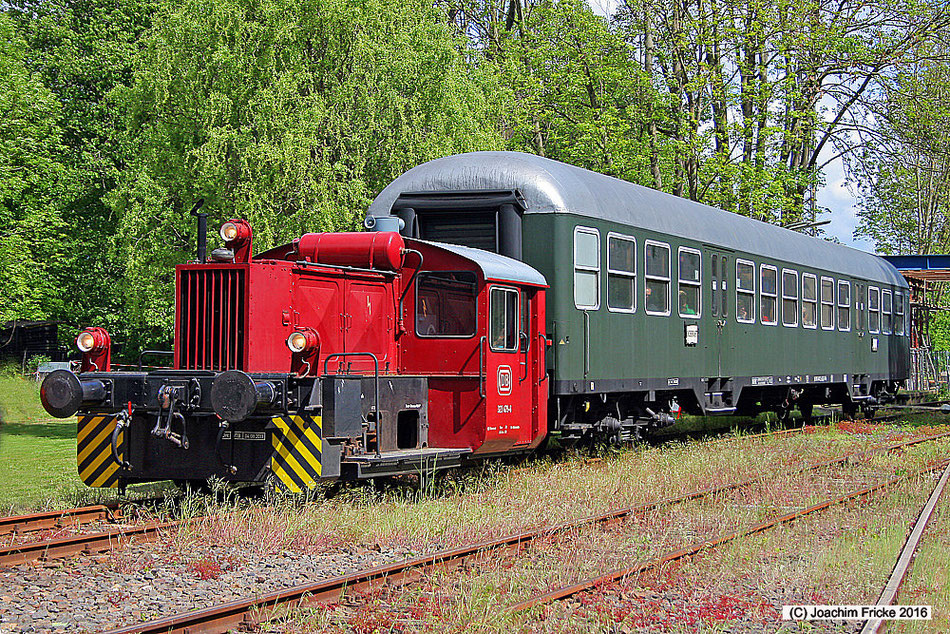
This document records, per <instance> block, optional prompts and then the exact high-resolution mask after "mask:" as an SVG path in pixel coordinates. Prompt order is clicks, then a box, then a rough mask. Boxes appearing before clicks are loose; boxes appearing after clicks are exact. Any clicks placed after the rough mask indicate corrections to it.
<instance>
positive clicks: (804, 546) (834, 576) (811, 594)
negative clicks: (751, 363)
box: [215, 428, 950, 632]
mask: <svg viewBox="0 0 950 634" xmlns="http://www.w3.org/2000/svg"><path fill="white" fill-rule="evenodd" d="M909 431H910V430H909V429H906V428H905V429H894V428H875V430H874V431H873V433H871V434H854V433H850V432H841V431H837V430H830V431H826V432H821V433H818V434H814V435H809V436H798V437H786V438H781V439H764V440H760V441H755V444H752V441H743V440H737V441H735V442H727V443H715V444H705V445H700V444H698V443H687V444H673V445H668V446H662V447H657V448H648V449H638V450H635V451H630V452H625V453H622V454H618V455H607V456H605V457H604V459H603V460H602V461H601V462H598V463H596V464H585V461H583V460H575V461H568V462H565V463H538V464H536V465H532V466H530V467H528V468H526V469H522V470H512V471H502V472H499V473H498V474H496V475H495V476H494V478H492V479H490V480H489V481H488V482H486V483H484V484H483V485H482V486H481V487H480V488H477V490H473V491H471V492H469V493H466V494H464V495H460V496H450V497H446V498H442V499H431V500H421V501H419V500H415V501H408V500H407V501H401V500H398V499H382V500H377V501H376V502H375V504H367V505H366V506H365V508H364V507H363V505H362V503H361V502H360V501H359V500H348V501H341V500H331V501H329V502H326V503H323V504H318V505H315V506H314V507H313V511H311V509H309V508H307V509H302V510H300V511H299V512H298V513H296V514H294V518H293V520H292V521H289V520H282V522H283V523H280V522H281V521H280V520H278V524H280V528H279V529H278V526H277V525H275V524H274V523H273V520H272V521H271V524H270V525H269V528H268V529H267V530H266V532H268V533H271V534H274V530H275V529H278V530H277V532H278V533H281V532H283V535H284V539H285V540H287V541H284V542H283V543H284V544H285V545H288V547H290V548H293V547H294V545H293V539H294V538H293V535H301V534H306V535H308V539H309V540H310V542H309V547H315V548H316V549H317V550H320V549H324V548H330V549H332V548H334V546H333V544H335V543H336V544H339V543H343V544H347V545H349V546H350V547H352V545H353V544H354V543H356V544H367V543H370V544H371V543H374V541H375V542H377V543H381V544H383V545H386V546H390V547H391V546H393V545H394V544H395V543H399V542H400V541H401V542H402V543H410V544H412V545H413V546H414V547H416V548H419V549H422V548H425V547H426V543H425V542H426V540H430V541H429V544H428V545H429V546H430V547H431V546H432V545H433V544H436V545H439V546H451V545H454V544H456V543H460V542H465V541H469V542H470V541H476V540H478V539H481V538H484V537H486V536H488V535H492V534H500V533H504V532H511V531H512V530H514V529H518V528H525V527H528V526H536V525H538V524H547V523H554V522H555V521H563V520H566V519H570V518H573V517H578V516H580V515H581V514H593V513H596V512H598V511H600V510H603V509H605V508H611V507H618V506H621V505H624V504H630V503H634V502H636V501H643V500H646V499H654V498H656V497H660V496H666V495H675V494H676V493H679V492H683V491H686V490H691V489H695V488H700V487H701V486H714V485H716V484H720V483H723V482H725V481H732V480H736V479H739V478H741V477H742V476H745V475H751V474H753V473H755V472H757V471H765V470H766V469H767V468H768V467H771V466H773V465H774V466H777V465H783V464H787V465H792V464H801V463H803V462H815V461H818V460H820V459H821V458H824V457H830V456H831V455H834V454H839V453H845V452H847V451H849V450H853V449H857V448H858V447H867V446H868V445H869V444H879V443H884V442H886V441H890V440H892V439H893V438H894V436H901V435H905V434H907V433H908V432H909ZM743 443H748V444H743ZM948 450H950V442H947V441H942V442H939V443H927V444H924V445H920V446H916V447H911V448H907V449H905V450H904V451H903V452H892V453H890V454H886V455H877V456H875V457H874V458H872V459H871V460H868V461H860V462H858V463H855V464H850V465H846V466H842V467H838V468H834V469H826V470H823V471H822V472H818V473H810V474H802V475H799V476H795V477H788V476H786V477H780V478H776V479H774V480H772V481H771V482H770V483H769V484H768V485H767V486H760V487H754V488H752V489H750V490H742V491H737V492H734V493H731V494H728V495H724V496H717V497H716V498H714V499H707V500H703V501H697V502H694V503H689V504H687V505H681V506H677V507H674V508H670V509H664V510H662V511H657V512H654V513H650V514H648V515H647V516H645V517H642V518H638V519H636V520H633V521H631V522H628V523H627V524H626V526H625V527H623V528H621V529H619V530H615V531H612V532H604V531H602V530H600V529H596V530H581V531H577V532H576V533H575V534H574V535H572V536H570V538H569V539H566V540H560V539H558V540H552V541H551V542H550V543H546V544H542V545H540V546H535V547H532V549H531V551H529V553H528V554H527V555H522V556H520V557H519V558H517V559H514V558H500V559H498V560H493V561H492V562H491V563H490V565H488V566H480V567H476V568H473V569H471V570H469V571H468V572H467V573H466V574H464V575H462V576H461V578H460V577H459V575H458V574H457V573H437V574H435V575H432V576H431V577H430V578H429V579H428V581H427V583H424V584H422V585H421V586H418V587H414V588H412V589H410V590H409V591H408V592H403V593H399V592H396V593H393V594H391V595H389V594H386V593H381V594H380V595H374V596H371V597H355V600H354V601H351V602H346V601H345V602H344V603H343V604H341V605H339V606H336V607H335V608H333V609H332V610H330V611H327V610H323V609H318V610H313V611H303V612H302V613H300V614H297V615H296V617H295V618H294V619H292V621H293V623H292V624H291V625H290V626H289V631H301V632H305V631H321V630H323V629H324V628H326V629H327V630H334V631H339V630H344V631H354V630H355V631H365V632H369V631H390V630H392V629H393V628H395V629H397V630H398V629H400V628H401V629H409V630H414V631H416V630H422V631H426V630H431V631H463V630H465V631H485V632H495V631H508V630H520V631H552V632H553V631H639V630H640V629H641V627H646V630H647V631H654V630H655V631H684V632H685V631H695V629H697V628H700V629H703V631H713V632H718V631H729V630H730V628H731V627H732V626H734V625H735V624H736V622H737V621H736V619H737V618H738V617H739V615H741V614H742V613H750V612H751V613H755V614H756V615H758V616H756V619H759V622H760V624H761V626H762V629H764V630H766V631H770V630H774V629H777V628H778V626H779V625H780V622H778V621H777V620H776V616H775V615H776V612H775V609H774V608H773V607H772V606H773V604H774V603H775V602H776V601H778V599H776V597H781V596H787V597H788V600H789V602H790V603H791V602H795V603H803V602H817V603H873V602H874V600H875V599H876V593H877V592H878V591H879V590H880V587H881V586H882V585H883V583H884V581H885V579H886V577H887V574H888V573H889V571H890V567H892V566H893V563H894V561H895V559H896V556H897V551H898V549H899V547H900V544H901V543H902V541H903V539H904V537H905V536H906V532H907V531H908V530H909V524H910V522H911V521H912V519H911V518H912V517H913V516H915V515H916V513H917V511H918V510H919V507H920V506H921V505H922V504H923V500H925V499H926V496H927V494H928V493H929V487H930V486H932V484H930V482H931V480H929V479H920V480H918V481H915V482H909V483H906V484H904V485H901V486H898V487H896V488H894V489H893V490H889V491H886V492H884V493H882V494H878V495H875V496H873V498H872V499H871V500H870V501H869V502H859V503H852V504H848V505H845V506H841V507H838V508H835V509H832V510H830V511H827V512H824V513H821V514H817V515H814V516H810V517H808V518H806V519H803V520H800V521H798V522H795V523H793V524H791V525H788V526H784V527H781V528H779V529H776V530H774V531H770V532H768V533H765V534H763V535H760V536H757V537H754V538H750V539H743V540H740V541H738V542H735V543H732V544H728V545H726V546H724V547H722V548H721V549H718V550H715V551H711V552H710V553H704V554H701V555H699V556H697V557H694V558H693V559H692V560H691V561H689V562H686V563H682V564H677V565H673V566H668V567H666V568H664V569H663V570H661V571H659V572H658V573H656V574H654V575H652V577H651V576H650V575H644V577H643V578H641V579H633V580H628V583H626V584H620V585H616V584H615V585H614V586H610V587H605V588H602V589H600V590H599V591H598V592H594V593H589V594H588V595H586V596H582V597H579V598H578V599H577V600H576V601H568V602H564V603H563V604H562V605H559V606H556V607H555V608H553V609H552V610H550V611H548V612H547V613H546V614H545V615H544V616H543V617H542V616H541V613H535V614H534V615H533V616H530V617H529V618H528V619H524V618H523V617H512V616H510V615H508V614H506V612H505V609H504V608H505V607H506V606H508V605H511V604H513V603H516V602H517V601H518V600H522V599H524V598H527V596H528V595H530V594H532V593H535V592H538V591H543V590H547V589H550V588H552V587H556V586H559V585H563V584H567V583H570V582H572V581H574V580H577V579H578V578H580V577H581V576H584V575H587V574H594V573H603V572H605V571H607V570H609V569H611V568H615V567H621V566H623V565H625V564H629V563H631V562H633V561H637V560H641V559H644V558H645V557H647V556H649V555H650V554H656V553H658V552H661V551H667V550H671V549H673V548H677V547H680V546H682V545H684V544H685V543H689V542H692V541H697V540H699V539H703V538H706V537H708V536H710V535H714V534H718V533H721V532H723V531H725V530H729V529H735V528H738V527H740V526H746V525H749V524H752V523H755V522H758V521H761V520H762V519H764V518H765V517H768V516H774V515H777V514H782V513H785V512H787V510H788V509H789V508H791V507H802V506H807V505H810V504H813V503H814V502H816V501H818V500H820V499H824V498H826V497H831V496H835V495H841V494H843V493H845V492H847V491H850V490H853V489H855V488H859V487H860V486H862V485H865V484H867V483H870V482H874V481H879V480H881V479H884V478H886V477H888V476H890V475H892V474H894V473H899V472H901V471H902V470H909V469H913V468H916V467H917V466H919V465H922V464H924V463H926V462H929V461H931V460H933V459H935V458H937V457H939V456H941V455H946V453H947V451H948ZM247 512H251V513H254V512H256V511H250V510H249V511H245V513H247ZM314 513H317V514H314ZM239 515H240V514H239ZM308 516H309V517H308ZM215 521H217V522H220V523H221V524H220V527H219V530H220V529H223V528H224V527H225V526H228V525H229V524H228V521H227V520H225V519H223V518H222V517H219V518H218V519H217V520H215ZM252 524H253V522H250V521H247V520H244V521H243V525H242V526H241V527H238V526H235V525H233V524H230V526H231V530H232V532H231V533H230V535H221V534H219V535H218V536H217V537H216V539H221V538H222V537H224V538H225V539H234V538H235V537H237V538H238V539H239V540H241V541H243V542H245V543H246V541H247V540H248V537H249V534H253V533H254V528H253V526H252ZM339 540H344V541H342V542H341V541H339ZM940 545H941V546H943V547H945V545H946V544H945V543H942V544H940ZM305 550H306V548H305ZM934 557H935V563H934V573H933V574H935V575H938V576H939V578H940V579H941V580H942V583H944V586H943V587H945V586H946V582H947V576H946V572H945V569H946V563H947V556H946V554H945V553H944V554H940V553H939V552H935V553H934ZM932 576H933V575H931V577H932ZM928 583H929V584H930V585H929V586H928V587H932V586H934V585H935V584H934V583H933V582H928ZM657 593H658V596H659V598H658V599H656V600H655V601H653V604H651V603H650V601H652V599H649V597H650V596H652V595H653V594H657ZM670 593H672V594H675V595H677V596H678V597H680V598H681V601H679V602H678V603H677V602H676V601H674V603H673V604H670V605H667V604H665V603H664V600H665V599H664V596H665V595H666V594H670ZM782 593H788V594H782ZM644 597H646V599H645V598H644ZM933 603H934V605H935V606H940V608H939V609H940V610H943V611H944V612H946V610H947V607H948V606H950V597H948V596H947V595H946V593H945V592H944V593H943V594H938V595H937V596H936V597H935V598H934V600H933ZM654 604H655V605H654ZM651 605H652V607H650V606H651ZM432 606H436V607H432ZM644 606H647V607H649V610H652V612H651V611H649V610H648V611H647V612H644V611H643V610H644V609H646V608H644ZM539 617H540V618H539ZM935 623H937V622H935ZM940 623H942V621H940ZM786 625H791V626H792V627H795V625H794V624H786ZM931 625H933V624H931ZM282 627H283V626H282ZM651 628H652V629H651ZM677 628H679V629H677ZM805 629H808V627H807V625H806V628H805ZM282 631H283V630H282ZM917 631H936V630H933V629H931V630H917Z"/></svg>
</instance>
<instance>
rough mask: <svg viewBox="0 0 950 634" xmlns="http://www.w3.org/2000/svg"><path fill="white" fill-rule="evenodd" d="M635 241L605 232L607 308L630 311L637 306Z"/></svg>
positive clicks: (620, 311) (618, 311) (613, 310)
mask: <svg viewBox="0 0 950 634" xmlns="http://www.w3.org/2000/svg"><path fill="white" fill-rule="evenodd" d="M636 290H637V242H636V240H634V239H633V238H630V237H628V236H621V235H617V234H613V233H609V234H607V310H609V311H611V312H615V313H632V312H634V311H635V310H636V308H637V303H636V296H637V294H636Z"/></svg>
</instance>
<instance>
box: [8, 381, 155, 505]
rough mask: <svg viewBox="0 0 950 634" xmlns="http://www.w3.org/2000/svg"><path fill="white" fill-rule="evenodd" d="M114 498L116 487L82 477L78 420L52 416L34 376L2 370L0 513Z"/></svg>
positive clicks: (89, 502) (146, 486)
mask: <svg viewBox="0 0 950 634" xmlns="http://www.w3.org/2000/svg"><path fill="white" fill-rule="evenodd" d="M154 487H155V485H145V486H142V485H138V488H143V489H150V488H154ZM115 497H116V493H115V490H113V489H90V488H89V487H87V486H86V485H85V484H83V482H82V481H81V480H80V479H79V474H78V473H77V471H76V419H75V418H67V419H58V418H50V416H49V414H47V413H46V412H45V411H44V410H43V406H42V405H41V404H40V398H39V387H38V385H37V384H36V383H35V382H34V381H32V380H27V379H23V378H20V377H17V376H12V377H11V376H3V375H0V514H4V515H6V514H13V513H24V512H28V511H32V510H41V509H53V508H55V509H61V508H69V507H73V506H82V505H84V504H91V503H96V502H101V501H103V500H109V499H114V498H115Z"/></svg>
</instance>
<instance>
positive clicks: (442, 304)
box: [416, 271, 477, 337]
mask: <svg viewBox="0 0 950 634" xmlns="http://www.w3.org/2000/svg"><path fill="white" fill-rule="evenodd" d="M476 284H477V279H476V277H475V274H474V273H472V272H470V271H454V272H439V273H420V274H419V281H418V282H417V286H416V289H417V290H416V334H417V335H419V336H420V337H471V336H473V335H474V334H475V311H476V303H475V299H476V294H477V293H476V290H477V289H476Z"/></svg>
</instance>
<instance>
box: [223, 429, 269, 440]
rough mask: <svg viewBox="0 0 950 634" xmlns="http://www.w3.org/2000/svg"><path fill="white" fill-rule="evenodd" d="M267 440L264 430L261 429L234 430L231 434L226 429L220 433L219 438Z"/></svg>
mask: <svg viewBox="0 0 950 634" xmlns="http://www.w3.org/2000/svg"><path fill="white" fill-rule="evenodd" d="M232 437H233V439H234V440H267V434H266V432H262V431H236V432H234V433H233V434H232V433H231V432H230V431H226V432H224V433H223V434H222V435H221V440H231V439H232Z"/></svg>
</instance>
